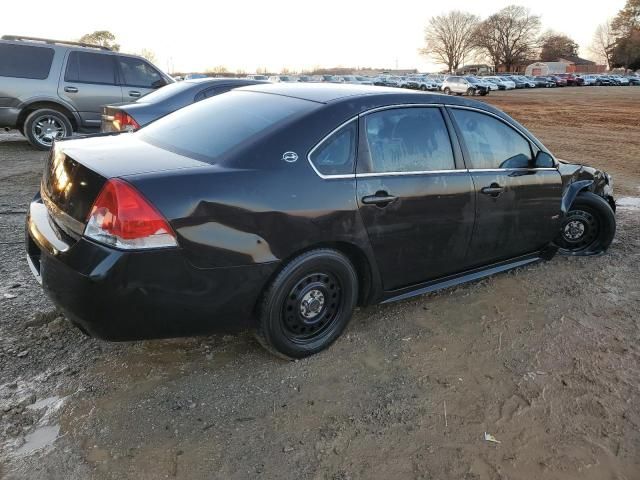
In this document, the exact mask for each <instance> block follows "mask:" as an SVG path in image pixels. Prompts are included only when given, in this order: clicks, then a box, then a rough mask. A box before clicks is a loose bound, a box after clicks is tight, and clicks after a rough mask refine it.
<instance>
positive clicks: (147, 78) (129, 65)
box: [118, 57, 164, 88]
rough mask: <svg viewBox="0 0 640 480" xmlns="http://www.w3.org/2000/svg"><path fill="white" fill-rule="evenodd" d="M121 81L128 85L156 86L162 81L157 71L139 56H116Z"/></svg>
mask: <svg viewBox="0 0 640 480" xmlns="http://www.w3.org/2000/svg"><path fill="white" fill-rule="evenodd" d="M118 62H120V70H121V71H122V77H123V78H122V81H123V83H124V84H125V85H127V86H129V87H142V88H156V87H158V86H161V85H162V84H163V83H164V81H163V79H162V77H161V76H160V74H159V73H158V71H157V70H156V69H155V68H153V67H151V65H149V64H148V63H147V62H145V61H144V60H141V59H139V58H131V57H118Z"/></svg>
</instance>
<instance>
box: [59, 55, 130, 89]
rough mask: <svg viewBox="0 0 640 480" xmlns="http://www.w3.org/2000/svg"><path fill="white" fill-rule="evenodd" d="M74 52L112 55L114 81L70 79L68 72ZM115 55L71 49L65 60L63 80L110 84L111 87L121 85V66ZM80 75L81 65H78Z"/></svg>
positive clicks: (67, 81) (65, 81)
mask: <svg viewBox="0 0 640 480" xmlns="http://www.w3.org/2000/svg"><path fill="white" fill-rule="evenodd" d="M74 53H78V54H80V53H87V54H90V55H103V56H105V57H110V58H111V63H113V83H105V82H87V81H86V80H69V79H68V78H67V73H68V71H69V65H70V60H71V55H73V54H74ZM115 57H116V56H115V55H112V54H109V53H98V52H85V51H82V50H69V52H68V53H67V57H66V58H65V62H64V77H62V80H63V81H64V83H82V84H86V85H108V86H110V87H120V69H119V66H118V64H117V62H116V61H115ZM78 76H80V66H78Z"/></svg>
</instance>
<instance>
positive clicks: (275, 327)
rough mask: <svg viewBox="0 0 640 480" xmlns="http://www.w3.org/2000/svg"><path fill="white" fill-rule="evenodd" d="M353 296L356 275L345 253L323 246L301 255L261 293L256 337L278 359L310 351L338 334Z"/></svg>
mask: <svg viewBox="0 0 640 480" xmlns="http://www.w3.org/2000/svg"><path fill="white" fill-rule="evenodd" d="M357 300H358V276H357V274H356V270H355V268H354V267H353V265H352V264H351V262H350V261H349V259H348V258H347V257H345V256H344V255H343V254H342V253H340V252H338V251H336V250H331V249H325V248H323V249H317V250H312V251H310V252H307V253H304V254H302V255H300V256H298V257H296V258H294V259H293V260H291V261H290V262H289V263H288V264H287V265H286V266H285V267H284V268H283V269H282V271H281V272H280V273H279V274H278V276H277V277H276V278H275V279H274V280H273V282H272V283H271V285H270V286H269V287H268V288H267V290H266V292H265V293H264V296H263V299H262V303H261V305H260V310H259V318H258V327H257V329H256V332H255V335H256V338H257V339H258V341H259V342H260V344H262V346H263V347H265V348H266V349H267V350H269V351H270V352H271V353H273V354H275V355H277V356H280V357H284V358H287V359H295V358H304V357H307V356H309V355H313V354H315V353H318V352H320V351H322V350H324V349H325V348H327V347H328V346H329V345H331V344H332V343H333V342H334V341H335V340H336V339H337V338H338V337H339V336H340V334H341V333H342V331H343V330H344V328H345V327H346V326H347V324H348V323H349V320H350V319H351V316H352V314H353V309H354V308H355V306H356V303H357Z"/></svg>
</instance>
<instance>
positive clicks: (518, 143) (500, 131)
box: [451, 108, 532, 169]
mask: <svg viewBox="0 0 640 480" xmlns="http://www.w3.org/2000/svg"><path fill="white" fill-rule="evenodd" d="M451 112H452V114H453V117H454V118H455V120H456V123H457V124H458V127H459V128H460V132H461V134H462V140H463V142H464V144H465V146H466V147H467V152H468V155H469V158H468V159H467V161H468V162H469V165H468V167H469V168H475V169H495V168H527V167H530V166H531V158H532V157H531V146H530V144H529V142H528V141H527V140H526V139H525V138H524V137H523V136H522V135H520V134H519V133H518V132H516V131H515V130H514V129H513V128H511V127H510V126H508V125H506V124H505V123H504V122H502V121H500V120H498V119H497V118H494V117H492V116H490V115H486V114H484V113H480V112H476V111H473V110H466V109H459V108H453V109H451Z"/></svg>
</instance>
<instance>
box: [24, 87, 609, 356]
mask: <svg viewBox="0 0 640 480" xmlns="http://www.w3.org/2000/svg"><path fill="white" fill-rule="evenodd" d="M614 208H615V204H614V200H613V193H612V184H611V179H610V177H609V176H608V175H607V174H606V173H604V172H601V171H599V170H596V169H594V168H590V167H585V166H581V165H574V164H568V163H563V162H559V161H558V160H556V159H555V158H554V157H553V156H552V154H551V153H550V152H549V151H548V150H547V149H546V148H545V147H544V146H543V145H542V144H541V143H540V142H539V141H538V140H537V139H536V138H535V137H534V136H533V135H532V134H531V133H529V132H528V131H527V130H526V129H525V128H524V127H523V126H522V125H520V124H518V123H517V122H516V121H514V120H513V119H511V118H510V117H508V116H507V115H505V114H504V113H503V112H501V111H500V110H498V109H496V108H494V107H492V106H490V105H487V104H485V103H481V102H476V101H472V100H467V99H464V98H460V97H450V96H445V95H438V94H424V93H418V92H412V91H407V90H398V89H391V88H382V87H367V86H357V85H325V84H276V85H260V86H253V87H245V88H241V89H236V90H234V91H231V92H228V93H225V94H223V95H219V96H217V97H215V98H210V99H207V100H205V101H202V102H198V103H196V104H194V105H191V106H188V107H185V108H183V109H181V110H178V111H177V112H174V113H172V114H170V115H168V116H166V117H164V118H161V119H159V120H157V121H155V122H154V123H152V124H151V125H149V126H147V127H145V128H143V129H141V130H140V131H138V132H135V133H133V134H130V135H117V136H102V137H95V138H86V139H75V140H65V141H61V142H58V143H56V144H55V146H54V148H53V149H52V150H51V153H50V157H49V159H48V163H47V166H46V168H45V174H44V177H43V180H42V187H41V190H40V192H39V193H38V194H37V195H36V197H35V199H34V200H33V202H32V203H31V205H30V209H29V214H28V217H27V222H26V226H27V236H26V248H27V252H28V260H29V264H30V266H31V268H32V271H33V272H34V274H35V275H36V277H37V278H38V279H39V280H40V281H41V283H42V286H43V287H44V290H45V291H46V293H47V294H48V295H49V296H50V297H51V299H52V300H53V301H54V302H55V303H56V304H57V305H58V306H59V307H60V308H61V309H63V311H64V312H65V313H66V315H67V317H68V318H69V319H71V320H72V321H73V322H74V323H76V324H77V325H78V326H80V328H82V329H83V330H84V331H86V332H88V333H89V334H91V335H93V336H97V337H101V338H104V339H110V340H131V339H142V338H154V337H171V336H182V335H193V334H206V333H210V332H213V331H220V330H229V329H234V330H237V329H241V328H252V329H254V330H255V332H256V336H257V338H258V339H259V340H260V342H261V343H262V344H263V345H264V346H265V347H267V348H268V349H269V350H270V351H272V352H275V353H277V354H279V355H281V356H285V357H289V358H299V357H304V356H307V355H311V354H313V353H316V352H319V351H320V350H322V349H324V348H326V347H327V346H328V345H330V344H331V343H332V342H333V341H334V340H335V339H336V338H337V337H338V336H339V335H340V333H341V332H342V331H343V330H344V328H345V326H346V325H347V323H348V321H349V319H350V318H351V315H352V312H353V310H354V308H355V307H356V305H367V304H372V303H377V302H393V301H397V300H403V299H406V298H409V297H412V296H414V295H420V294H423V293H425V292H431V291H434V290H438V289H441V288H445V287H450V286H452V285H457V284H460V283H463V282H467V281H471V280H476V279H479V278H482V277H486V276H488V275H492V274H494V273H497V272H503V271H505V270H509V269H512V268H514V267H519V266H523V265H527V264H530V263H532V262H536V261H539V260H541V259H547V258H550V257H551V256H552V255H553V254H554V253H555V252H556V251H558V250H561V251H563V252H565V253H567V254H574V255H593V254H599V253H601V252H604V251H605V250H606V249H607V247H608V246H609V245H610V243H611V241H612V239H613V236H614V232H615V216H614ZM514 281H515V280H514Z"/></svg>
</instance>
